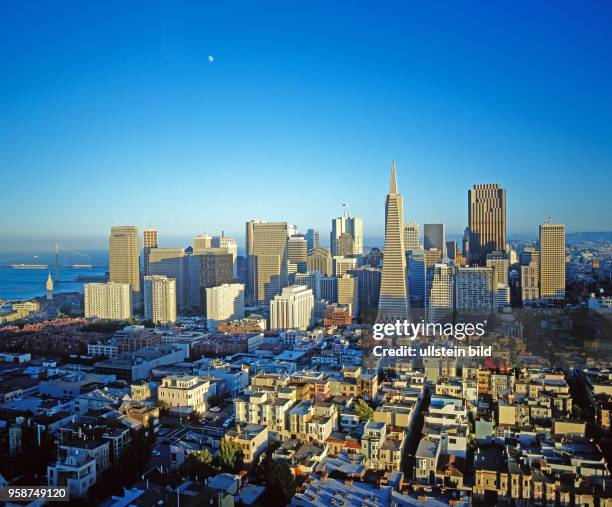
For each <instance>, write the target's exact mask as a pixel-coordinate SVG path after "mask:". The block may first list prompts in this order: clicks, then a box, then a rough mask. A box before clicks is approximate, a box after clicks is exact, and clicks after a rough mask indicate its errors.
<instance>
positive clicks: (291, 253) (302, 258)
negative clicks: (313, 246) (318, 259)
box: [287, 234, 308, 273]
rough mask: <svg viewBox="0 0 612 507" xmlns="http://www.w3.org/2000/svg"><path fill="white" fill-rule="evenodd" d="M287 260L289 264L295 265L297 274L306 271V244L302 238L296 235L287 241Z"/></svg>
mask: <svg viewBox="0 0 612 507" xmlns="http://www.w3.org/2000/svg"><path fill="white" fill-rule="evenodd" d="M287 258H288V260H289V262H291V263H292V264H295V265H296V267H297V271H298V272H299V273H304V272H305V271H306V261H307V258H308V242H307V241H306V238H305V237H304V236H302V235H301V234H296V235H295V236H291V237H290V238H289V239H288V240H287Z"/></svg>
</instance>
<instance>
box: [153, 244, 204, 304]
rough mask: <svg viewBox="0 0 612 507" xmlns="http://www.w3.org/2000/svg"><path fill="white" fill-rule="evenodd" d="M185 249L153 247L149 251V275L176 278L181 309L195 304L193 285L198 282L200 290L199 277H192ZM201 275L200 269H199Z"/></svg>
mask: <svg viewBox="0 0 612 507" xmlns="http://www.w3.org/2000/svg"><path fill="white" fill-rule="evenodd" d="M190 260H192V259H191V258H189V259H188V258H187V254H186V253H185V249H183V248H152V249H151V250H150V252H149V275H160V276H166V277H168V278H172V279H174V280H175V292H176V304H177V307H178V309H179V310H188V309H189V308H191V307H192V306H193V304H194V302H192V301H191V297H190V295H191V290H190V289H191V286H192V284H196V285H197V287H198V291H199V286H200V283H199V278H195V279H194V278H193V277H190V276H189V275H190V270H189V266H188V264H187V263H188V261H190ZM197 274H198V277H199V271H198V273H197Z"/></svg>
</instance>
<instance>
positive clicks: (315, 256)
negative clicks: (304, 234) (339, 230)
mask: <svg viewBox="0 0 612 507" xmlns="http://www.w3.org/2000/svg"><path fill="white" fill-rule="evenodd" d="M306 264H307V267H308V271H318V272H319V273H321V274H323V275H326V276H329V275H331V274H333V272H334V267H333V262H332V255H331V253H330V251H329V250H328V249H327V248H324V247H322V246H321V245H318V246H316V247H314V248H313V249H312V250H310V251H309V252H308V257H307V259H306Z"/></svg>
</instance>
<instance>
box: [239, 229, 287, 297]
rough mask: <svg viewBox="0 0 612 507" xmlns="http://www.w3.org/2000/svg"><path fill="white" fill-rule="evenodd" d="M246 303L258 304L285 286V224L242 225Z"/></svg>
mask: <svg viewBox="0 0 612 507" xmlns="http://www.w3.org/2000/svg"><path fill="white" fill-rule="evenodd" d="M246 246H247V301H248V303H249V304H257V305H262V304H265V303H267V302H269V301H270V300H271V299H272V298H273V297H274V296H275V295H277V294H279V293H280V291H281V289H282V288H283V287H285V286H286V285H287V223H286V222H256V221H251V222H247V224H246Z"/></svg>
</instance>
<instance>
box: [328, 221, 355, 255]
mask: <svg viewBox="0 0 612 507" xmlns="http://www.w3.org/2000/svg"><path fill="white" fill-rule="evenodd" d="M343 233H347V234H348V235H350V237H351V238H352V240H353V245H352V246H353V251H352V252H351V254H353V255H361V254H363V220H362V219H361V218H357V217H351V216H349V215H348V212H347V213H345V214H344V216H341V217H338V218H334V219H333V220H332V230H331V233H330V244H331V251H332V255H342V254H339V253H338V239H339V238H340V236H341V235H342V234H343ZM345 243H346V241H345ZM345 246H346V245H345Z"/></svg>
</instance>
